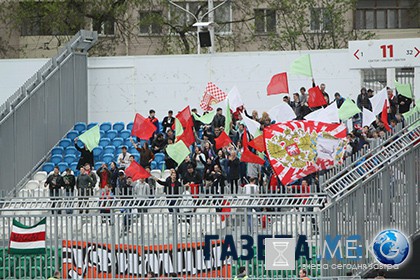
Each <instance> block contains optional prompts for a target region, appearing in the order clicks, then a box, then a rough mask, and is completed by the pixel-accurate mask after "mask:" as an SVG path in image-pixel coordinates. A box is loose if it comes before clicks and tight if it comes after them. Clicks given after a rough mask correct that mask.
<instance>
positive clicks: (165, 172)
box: [162, 169, 171, 180]
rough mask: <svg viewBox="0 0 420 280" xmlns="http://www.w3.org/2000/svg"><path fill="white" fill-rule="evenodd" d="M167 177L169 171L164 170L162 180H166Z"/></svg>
mask: <svg viewBox="0 0 420 280" xmlns="http://www.w3.org/2000/svg"><path fill="white" fill-rule="evenodd" d="M169 176H171V170H170V169H165V171H163V173H162V180H166V178H168V177H169Z"/></svg>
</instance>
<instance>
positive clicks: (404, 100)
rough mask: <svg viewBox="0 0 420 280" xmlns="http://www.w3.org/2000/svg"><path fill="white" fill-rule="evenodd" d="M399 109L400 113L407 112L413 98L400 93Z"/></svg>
mask: <svg viewBox="0 0 420 280" xmlns="http://www.w3.org/2000/svg"><path fill="white" fill-rule="evenodd" d="M397 99H398V111H399V113H400V114H403V113H406V112H408V111H409V110H410V105H411V102H412V101H413V100H412V99H411V98H408V97H405V96H404V95H401V94H398V97H397Z"/></svg>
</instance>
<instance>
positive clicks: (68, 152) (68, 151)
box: [66, 146, 79, 155]
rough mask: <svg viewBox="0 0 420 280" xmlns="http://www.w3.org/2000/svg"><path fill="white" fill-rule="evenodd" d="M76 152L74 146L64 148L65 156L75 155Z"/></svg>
mask: <svg viewBox="0 0 420 280" xmlns="http://www.w3.org/2000/svg"><path fill="white" fill-rule="evenodd" d="M78 152H79V151H78V150H77V149H76V148H75V147H74V146H70V147H67V148H66V155H77V154H78Z"/></svg>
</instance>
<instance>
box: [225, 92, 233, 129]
mask: <svg viewBox="0 0 420 280" xmlns="http://www.w3.org/2000/svg"><path fill="white" fill-rule="evenodd" d="M231 122H232V114H231V113H230V106H229V100H227V102H226V119H225V133H226V134H227V135H229V132H230V123H231Z"/></svg>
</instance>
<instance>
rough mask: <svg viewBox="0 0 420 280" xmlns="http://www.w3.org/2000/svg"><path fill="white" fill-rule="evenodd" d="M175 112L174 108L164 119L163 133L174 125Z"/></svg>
mask: <svg viewBox="0 0 420 280" xmlns="http://www.w3.org/2000/svg"><path fill="white" fill-rule="evenodd" d="M173 114H174V112H173V111H172V110H169V111H168V115H167V116H166V117H164V118H163V120H162V128H163V133H166V132H167V131H168V128H172V125H173V124H174V123H175V118H174V117H173Z"/></svg>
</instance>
